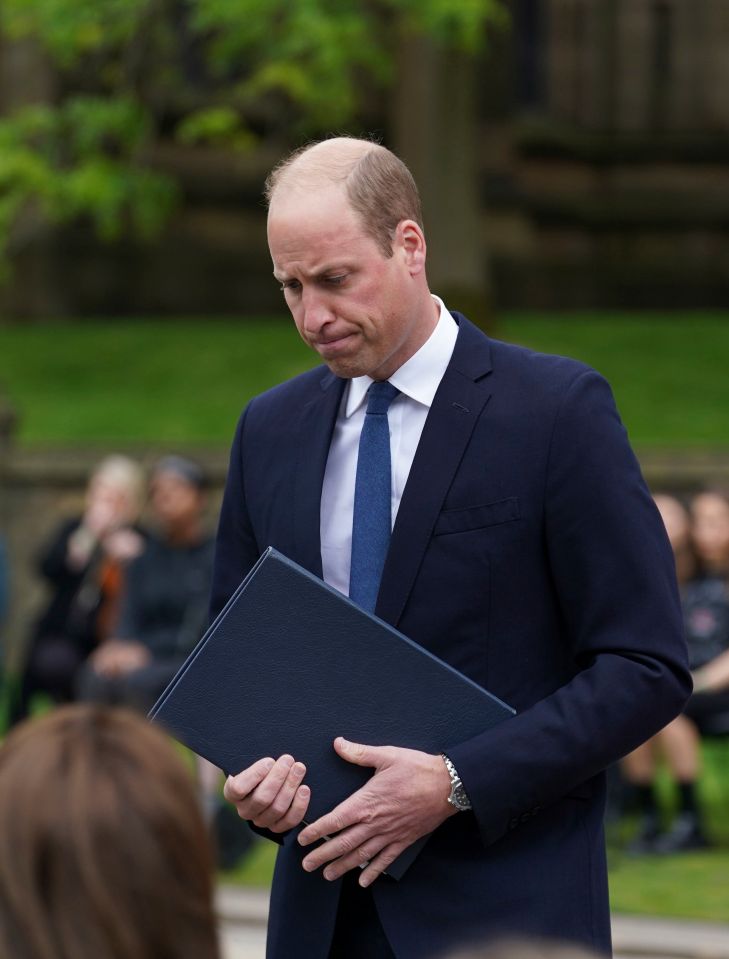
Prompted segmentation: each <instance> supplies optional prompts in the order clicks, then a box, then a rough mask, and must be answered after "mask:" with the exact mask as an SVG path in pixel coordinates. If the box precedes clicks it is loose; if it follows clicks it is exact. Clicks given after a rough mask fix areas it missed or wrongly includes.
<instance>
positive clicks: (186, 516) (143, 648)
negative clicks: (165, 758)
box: [79, 456, 213, 713]
mask: <svg viewBox="0 0 729 959" xmlns="http://www.w3.org/2000/svg"><path fill="white" fill-rule="evenodd" d="M206 492H207V481H206V477H205V475H204V473H203V471H202V469H201V468H200V467H199V466H198V465H197V464H196V463H194V462H193V461H192V460H189V459H187V458H185V457H181V456H167V457H164V458H163V459H161V460H160V461H159V462H158V463H157V464H156V465H155V466H154V468H153V470H152V475H151V480H150V505H151V510H152V516H153V521H154V524H155V529H154V531H153V532H152V533H151V534H150V536H149V538H148V542H147V546H146V549H145V550H144V552H143V553H142V554H141V556H139V557H138V558H137V559H136V560H135V561H134V562H133V563H132V564H131V565H130V566H129V569H128V572H127V577H126V582H125V585H124V590H123V593H122V597H121V608H120V615H119V621H118V624H117V627H116V629H115V631H114V634H113V636H112V637H111V638H110V639H108V640H107V641H106V642H105V643H103V644H102V645H101V646H99V648H98V649H97V650H96V651H95V652H94V653H93V655H92V656H91V657H90V659H89V662H88V664H87V667H86V668H85V669H84V671H83V672H82V674H81V676H80V680H79V693H80V696H81V698H82V699H87V700H96V701H100V702H108V703H120V704H124V705H129V706H132V707H134V708H136V709H138V710H140V711H142V712H145V713H146V712H147V711H148V710H149V709H150V708H151V707H152V706H153V705H154V703H155V701H156V700H157V698H158V697H159V695H160V693H161V692H162V690H163V689H164V688H165V686H167V684H168V683H169V681H170V680H171V679H172V677H173V676H174V674H175V673H176V672H177V670H178V669H179V667H180V666H181V665H182V663H183V662H184V660H185V657H186V656H187V654H188V653H189V652H190V650H191V649H192V648H193V646H194V645H195V643H196V642H197V641H198V639H199V638H200V636H201V635H202V633H203V631H204V627H205V622H206V615H207V605H208V599H209V593H210V578H211V575H212V562H213V541H212V537H211V536H210V534H209V533H208V531H207V530H206V527H205V515H204V513H205V506H206Z"/></svg>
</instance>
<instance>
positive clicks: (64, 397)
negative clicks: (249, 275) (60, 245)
mask: <svg viewBox="0 0 729 959" xmlns="http://www.w3.org/2000/svg"><path fill="white" fill-rule="evenodd" d="M0 344H1V346H0V385H1V386H2V388H3V389H4V392H5V393H6V394H8V395H9V396H10V398H11V400H12V402H13V404H14V405H15V406H16V408H17V409H18V410H19V412H20V414H21V422H20V440H21V442H22V443H24V444H29V445H33V444H67V443H70V444H78V443H81V444H84V443H90V444H94V443H106V442H119V443H135V442H149V443H159V442H165V443H176V442H180V443H210V444H220V443H223V444H227V443H229V441H230V438H231V434H232V431H233V428H234V426H235V422H236V420H237V418H238V414H239V412H240V410H241V408H242V406H243V405H244V404H245V402H246V401H247V400H248V399H249V398H250V397H251V396H253V395H255V394H256V393H259V392H261V391H262V390H264V389H267V388H268V387H269V386H272V385H273V384H274V383H276V382H278V381H280V380H282V379H286V378H288V377H291V376H294V375H296V374H297V373H299V372H301V371H302V370H305V369H307V368H308V367H309V366H311V365H312V364H313V363H314V362H315V361H316V358H315V357H314V356H313V354H311V353H310V351H309V350H308V349H307V348H306V347H305V346H304V344H303V343H302V342H301V340H299V338H298V336H297V335H296V332H295V330H294V329H293V326H292V325H291V324H290V323H286V322H284V321H282V320H280V319H279V320H254V321H245V322H244V321H238V322H236V321H226V320H218V319H215V320H213V319H201V320H194V321H193V320H180V321H161V320H149V321H146V320H145V321H143V320H139V321H136V320H135V321H128V320H119V321H116V322H106V323H101V322H96V323H91V322H84V323H54V324H41V325H34V326H26V327H23V326H12V327H4V328H2V327H0Z"/></svg>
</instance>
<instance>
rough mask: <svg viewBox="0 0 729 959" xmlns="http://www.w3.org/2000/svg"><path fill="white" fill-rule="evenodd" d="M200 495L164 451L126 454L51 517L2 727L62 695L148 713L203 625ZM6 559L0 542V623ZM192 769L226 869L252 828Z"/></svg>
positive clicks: (196, 473)
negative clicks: (63, 512) (69, 507)
mask: <svg viewBox="0 0 729 959" xmlns="http://www.w3.org/2000/svg"><path fill="white" fill-rule="evenodd" d="M207 497H208V481H207V477H206V475H205V473H204V471H203V469H202V468H201V466H200V465H199V464H198V463H196V462H194V461H193V460H191V459H189V458H187V457H183V456H178V455H169V456H165V457H163V458H161V459H159V460H158V461H157V462H156V463H155V464H154V465H153V466H152V468H151V470H150V471H149V475H148V476H147V474H146V472H145V470H144V469H143V468H142V466H141V465H140V464H139V463H137V462H136V461H135V460H133V459H131V458H130V457H128V456H122V455H112V456H108V457H106V458H105V459H103V460H102V461H101V462H100V463H99V464H98V465H97V466H96V468H95V469H94V470H93V472H92V474H91V477H90V479H89V482H88V485H87V488H86V492H85V499H84V504H83V508H82V509H81V510H79V512H78V513H77V514H76V515H71V516H64V517H62V518H60V519H59V520H58V521H57V525H56V526H55V528H53V529H52V530H51V531H50V535H49V538H48V541H47V542H46V543H45V544H44V545H43V546H42V548H41V550H40V553H39V555H38V557H37V572H38V574H39V576H40V577H41V578H42V579H43V580H44V581H45V585H46V591H45V592H46V598H45V600H44V602H43V604H42V606H41V608H40V610H39V611H38V613H37V615H36V617H35V619H34V621H33V622H32V623H31V624H30V625H29V628H28V630H27V635H26V636H25V637H24V640H25V641H24V649H23V654H22V657H21V666H20V669H19V671H18V674H17V675H15V676H6V677H5V701H6V702H5V708H6V713H7V725H8V726H9V727H11V728H12V727H14V726H16V725H17V724H18V723H20V722H21V721H22V720H24V719H26V718H27V717H28V716H30V715H36V714H38V713H41V712H44V711H46V710H47V709H48V708H49V707H54V706H58V705H61V704H64V703H71V702H87V703H96V704H102V705H106V706H124V707H127V708H129V709H131V710H134V711H135V712H137V713H139V714H140V715H146V713H147V712H148V711H149V710H150V708H151V707H152V706H153V705H154V703H155V702H156V700H157V699H158V698H159V696H160V694H161V693H162V691H163V690H164V689H165V687H166V686H167V684H168V683H169V682H170V680H171V679H172V677H173V676H174V675H175V673H176V672H177V670H178V668H179V667H180V666H181V665H182V663H183V662H184V660H185V658H186V657H187V655H188V654H189V653H190V652H191V650H192V649H193V647H194V646H195V644H196V643H197V641H198V640H199V639H200V637H201V636H202V634H203V632H204V630H205V627H206V625H207V617H208V599H209V592H210V580H211V577H212V564H213V546H214V541H213V536H212V533H211V530H210V527H209V523H208V517H207ZM0 545H1V544H0ZM7 565H8V564H7V556H6V554H5V551H3V550H2V549H0V623H1V622H2V613H3V608H4V605H5V604H4V600H5V598H6V597H7V592H8V590H7V580H8V571H7ZM193 765H194V767H195V769H194V771H195V778H196V781H197V788H198V795H199V801H200V805H201V812H202V814H203V816H204V818H205V819H206V821H207V822H208V824H209V829H210V833H211V838H212V840H213V843H214V845H216V847H217V848H218V850H219V863H220V864H221V865H223V866H232V865H234V864H235V863H236V862H237V861H238V859H239V858H240V857H241V856H242V855H243V854H244V853H245V852H246V851H247V849H248V847H249V846H250V844H251V839H252V833H250V830H248V828H247V826H245V825H244V824H243V823H241V822H240V821H239V820H238V819H237V817H236V815H235V812H234V810H232V809H231V808H230V807H229V806H228V805H227V804H226V803H224V801H223V799H222V775H221V773H220V772H219V770H217V769H215V768H214V767H212V766H211V765H210V764H208V763H206V762H205V761H204V760H202V759H199V758H198V759H196V760H195V762H194V764H193Z"/></svg>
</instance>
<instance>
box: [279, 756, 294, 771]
mask: <svg viewBox="0 0 729 959" xmlns="http://www.w3.org/2000/svg"><path fill="white" fill-rule="evenodd" d="M280 761H281V763H282V765H283V766H284V768H285V769H291V767H292V766H293V765H294V757H293V756H282V757H281V760H280Z"/></svg>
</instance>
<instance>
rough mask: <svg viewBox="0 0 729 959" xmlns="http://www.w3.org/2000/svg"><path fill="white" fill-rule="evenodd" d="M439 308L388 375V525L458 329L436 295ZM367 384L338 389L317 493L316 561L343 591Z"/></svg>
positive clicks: (365, 379)
mask: <svg viewBox="0 0 729 959" xmlns="http://www.w3.org/2000/svg"><path fill="white" fill-rule="evenodd" d="M433 299H434V300H435V301H436V303H437V304H438V306H439V308H440V317H439V319H438V322H437V324H436V327H435V329H434V330H433V332H432V333H431V334H430V337H429V338H428V339H427V341H426V342H425V343H424V344H423V345H422V346H421V347H420V349H419V350H418V352H417V353H415V354H414V355H413V356H411V357H410V359H409V360H407V361H406V362H405V363H403V365H402V366H401V367H400V368H399V369H398V370H396V372H395V373H393V374H392V376H391V377H390V383H392V385H393V386H396V387H397V389H398V390H400V396H396V397H395V399H394V400H393V401H392V404H391V405H390V409H389V411H388V421H389V424H390V456H391V461H392V524H393V525H394V524H395V517H396V516H397V511H398V508H399V506H400V500H401V498H402V494H403V490H404V489H405V483H406V482H407V478H408V474H409V473H410V467H411V466H412V465H413V459H414V457H415V450H416V449H417V448H418V443H419V442H420V436H421V434H422V432H423V427H424V426H425V420H426V418H427V416H428V411H429V410H430V407H431V404H432V402H433V397H434V396H435V392H436V390H437V389H438V386H439V384H440V381H441V380H442V378H443V374H444V373H445V371H446V367H447V366H448V363H449V362H450V358H451V355H452V353H453V348H454V346H455V344H456V336H457V335H458V325H457V323H456V322H455V320H454V319H453V317H452V316H451V314H450V313H449V312H448V310H447V309H446V308H445V305H444V304H443V301H442V300H441V299H439V298H438V297H437V296H434V297H433ZM370 383H372V379H371V377H369V376H357V377H355V378H354V379H352V380H350V381H349V383H348V384H347V386H346V387H345V390H344V395H343V396H342V403H341V406H340V408H339V413H338V415H337V422H336V424H335V426H334V434H333V436H332V442H331V445H330V447H329V457H328V459H327V465H326V470H325V473H324V483H323V485H322V490H321V523H320V533H321V559H322V569H323V574H324V580H325V582H327V583H329V585H330V586H333V587H334V588H335V589H338V590H339V591H340V592H342V593H345V594H348V593H349V569H350V561H351V552H352V515H353V511H354V482H355V476H356V473H357V452H358V449H359V435H360V432H361V430H362V425H363V424H364V417H365V410H366V408H367V404H366V403H365V398H366V395H367V390H368V389H369V387H370Z"/></svg>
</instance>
